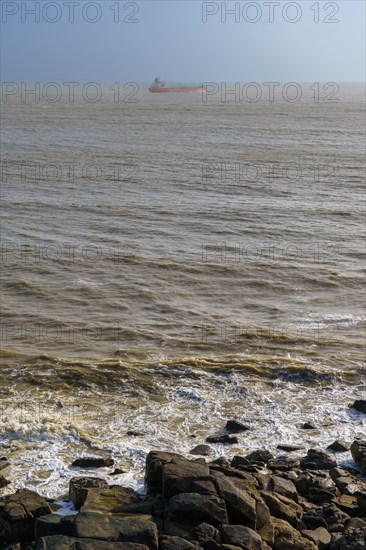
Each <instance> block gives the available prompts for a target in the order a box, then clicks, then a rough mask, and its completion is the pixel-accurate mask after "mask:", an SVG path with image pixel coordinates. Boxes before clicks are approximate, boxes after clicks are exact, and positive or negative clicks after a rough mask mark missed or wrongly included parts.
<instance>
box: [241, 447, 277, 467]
mask: <svg viewBox="0 0 366 550" xmlns="http://www.w3.org/2000/svg"><path fill="white" fill-rule="evenodd" d="M245 458H246V459H247V460H249V462H263V463H264V464H267V462H269V461H270V460H272V458H274V457H273V454H272V453H270V452H269V451H267V450H266V449H258V450H257V451H253V452H252V453H249V454H248V455H246V457H245Z"/></svg>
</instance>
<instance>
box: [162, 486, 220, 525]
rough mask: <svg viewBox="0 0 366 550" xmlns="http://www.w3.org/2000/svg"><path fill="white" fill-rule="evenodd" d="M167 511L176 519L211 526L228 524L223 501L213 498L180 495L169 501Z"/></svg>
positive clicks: (189, 494) (188, 494)
mask: <svg viewBox="0 0 366 550" xmlns="http://www.w3.org/2000/svg"><path fill="white" fill-rule="evenodd" d="M169 509H170V512H171V513H172V514H173V515H174V516H176V517H177V518H178V517H183V518H185V519H192V520H195V521H199V522H207V523H210V524H211V525H219V524H221V523H227V522H228V517H227V512H226V506H225V502H224V500H223V499H222V498H218V497H214V496H208V495H199V494H197V493H181V494H179V495H176V496H174V497H172V498H171V499H170V502H169Z"/></svg>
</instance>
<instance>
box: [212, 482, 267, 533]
mask: <svg viewBox="0 0 366 550" xmlns="http://www.w3.org/2000/svg"><path fill="white" fill-rule="evenodd" d="M214 482H215V485H216V488H217V492H218V494H219V496H220V497H221V498H222V499H224V501H225V503H226V509H227V513H228V516H229V521H230V523H236V522H237V523H242V522H243V521H244V522H245V523H246V525H248V526H249V527H253V528H255V526H256V519H257V515H256V502H255V500H254V498H253V497H252V496H251V495H250V493H249V491H248V483H247V482H246V481H245V480H240V479H235V480H233V481H231V479H230V478H228V477H226V476H225V475H223V474H222V473H221V472H216V473H215V474H214Z"/></svg>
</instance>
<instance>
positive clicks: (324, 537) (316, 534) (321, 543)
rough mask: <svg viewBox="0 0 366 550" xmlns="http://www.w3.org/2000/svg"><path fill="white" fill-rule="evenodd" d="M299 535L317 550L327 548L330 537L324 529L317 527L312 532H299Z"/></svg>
mask: <svg viewBox="0 0 366 550" xmlns="http://www.w3.org/2000/svg"><path fill="white" fill-rule="evenodd" d="M301 534H302V535H303V537H305V538H307V539H309V540H311V541H312V542H313V543H314V544H315V545H316V546H317V547H318V548H319V550H321V549H322V548H327V547H328V545H329V544H330V542H331V540H332V537H331V535H330V533H328V531H327V530H326V529H324V527H318V528H317V529H314V530H311V531H310V530H307V529H306V530H304V531H301Z"/></svg>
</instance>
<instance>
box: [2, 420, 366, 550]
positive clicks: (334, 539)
mask: <svg viewBox="0 0 366 550" xmlns="http://www.w3.org/2000/svg"><path fill="white" fill-rule="evenodd" d="M245 429H247V428H246V426H244V425H242V424H240V423H238V422H236V421H229V422H228V423H227V425H226V432H227V433H226V435H225V438H226V439H225V443H226V444H230V442H231V440H230V438H234V439H235V435H232V434H235V433H236V432H240V431H244V430H245ZM222 437H223V436H222V435H217V436H215V435H213V436H212V438H208V439H210V443H211V444H215V443H217V442H221V443H222V442H223V441H222ZM220 438H221V439H220ZM207 442H208V441H206V443H207ZM344 448H345V444H344V443H343V442H339V441H338V442H334V444H333V445H331V446H330V447H329V448H328V450H327V452H324V451H321V450H317V449H309V450H308V451H307V452H305V451H304V453H303V456H302V457H301V458H293V456H294V455H293V451H294V450H298V448H296V449H295V448H294V447H291V446H290V445H279V450H280V451H281V454H279V455H278V456H276V457H274V456H273V455H272V454H271V453H270V452H269V451H267V450H265V449H258V450H257V451H254V452H252V453H250V454H245V453H243V454H242V456H238V455H237V456H234V457H233V459H232V460H231V462H229V461H228V460H227V459H226V458H219V459H216V460H213V461H208V459H207V456H206V457H205V455H207V454H208V450H209V446H208V445H207V444H201V445H198V446H196V447H195V448H194V449H192V450H191V456H190V458H186V457H183V456H180V455H178V454H176V453H173V452H162V451H151V452H150V453H149V454H148V456H147V458H146V468H145V494H144V495H139V494H138V493H136V492H135V491H134V490H133V489H131V488H128V487H122V486H119V485H109V486H108V484H107V483H106V481H105V480H104V479H102V478H101V477H98V476H97V475H96V471H95V470H96V468H98V467H112V466H113V460H111V459H109V458H108V459H103V458H98V459H95V458H92V457H90V458H89V457H84V458H81V459H77V460H76V461H75V462H74V463H73V466H85V465H87V466H88V467H89V468H91V475H90V476H87V477H74V478H72V479H71V481H70V484H69V499H70V501H71V502H72V503H73V505H74V507H75V514H73V515H69V516H62V515H60V514H58V513H56V512H57V506H56V505H55V504H54V503H53V502H51V501H49V500H47V499H45V498H43V497H42V496H40V495H38V494H37V493H35V492H33V491H29V490H27V489H22V490H18V491H17V492H15V493H13V494H11V495H7V496H5V497H3V498H2V499H0V548H1V549H9V550H10V549H12V550H20V549H22V550H31V549H36V550H71V549H73V550H98V549H99V550H109V549H111V550H113V549H116V550H117V549H118V548H120V549H122V550H158V549H159V550H202V549H203V550H268V549H270V548H273V549H275V550H287V549H288V550H316V549H329V550H346V549H350V550H361V549H365V548H366V482H365V481H364V479H365V476H366V440H355V441H354V442H353V443H352V444H351V447H350V450H351V454H352V457H353V460H354V462H353V464H351V465H350V466H347V467H339V466H338V465H337V452H342V450H344ZM6 466H7V460H6V458H5V457H0V469H1V470H5V469H6ZM6 483H7V481H6V479H5V477H3V476H0V486H5V485H6Z"/></svg>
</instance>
